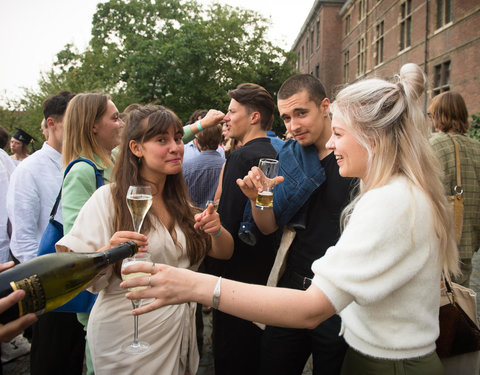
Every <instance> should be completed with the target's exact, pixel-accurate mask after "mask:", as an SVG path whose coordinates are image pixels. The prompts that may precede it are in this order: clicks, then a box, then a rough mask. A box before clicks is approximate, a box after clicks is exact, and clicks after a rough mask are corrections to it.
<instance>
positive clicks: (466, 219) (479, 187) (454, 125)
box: [428, 91, 480, 287]
mask: <svg viewBox="0 0 480 375" xmlns="http://www.w3.org/2000/svg"><path fill="white" fill-rule="evenodd" d="M428 112H429V115H430V117H431V119H432V120H433V125H434V127H435V129H436V130H437V131H438V132H437V133H435V134H434V135H433V136H432V137H431V138H430V143H431V145H432V146H433V149H434V150H435V153H436V154H437V156H438V158H439V159H440V163H441V164H442V167H443V172H444V178H443V185H444V187H445V192H446V194H447V195H449V196H450V195H455V192H454V189H455V186H456V185H457V179H456V167H455V147H454V143H453V139H454V140H455V141H456V142H457V144H458V152H459V157H460V171H461V176H462V186H461V188H462V189H463V194H462V195H463V204H464V212H463V227H462V233H461V237H460V242H459V243H458V252H459V256H460V261H461V262H460V270H461V274H460V275H459V276H458V277H456V278H455V279H454V281H456V282H457V283H459V284H461V285H463V286H466V287H469V284H470V275H471V273H472V257H473V254H474V253H475V252H476V251H477V250H478V249H479V247H480V142H478V141H476V140H474V139H472V138H469V137H467V136H465V133H466V132H467V131H468V128H469V127H470V123H469V122H468V111H467V106H466V105H465V101H464V100H463V98H462V95H460V94H459V93H457V92H455V91H447V92H444V93H442V94H440V95H437V96H435V97H434V98H433V100H432V104H430V106H429V108H428Z"/></svg>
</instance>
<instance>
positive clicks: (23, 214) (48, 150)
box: [7, 142, 63, 263]
mask: <svg viewBox="0 0 480 375" xmlns="http://www.w3.org/2000/svg"><path fill="white" fill-rule="evenodd" d="M62 178H63V175H62V155H61V154H60V153H59V152H58V151H57V150H55V149H54V148H53V147H51V146H49V145H48V144H47V143H46V142H45V143H44V144H43V147H42V148H41V149H40V150H39V151H37V152H35V153H33V154H32V155H30V156H29V157H28V158H26V159H25V160H24V161H23V162H22V163H20V164H19V165H18V166H17V167H16V169H15V171H14V172H13V174H12V176H11V179H10V186H9V188H8V194H7V211H8V217H9V218H10V221H11V223H12V238H11V241H10V249H11V251H12V253H13V255H14V256H15V257H16V258H17V259H18V260H19V261H20V262H21V263H23V262H25V261H27V260H29V259H32V258H34V257H36V256H37V251H38V245H39V244H40V240H41V238H42V234H43V232H44V231H45V228H46V227H47V224H48V219H49V215H50V212H51V210H52V208H53V205H54V203H55V199H56V197H57V195H58V192H59V191H60V187H61V186H62ZM61 212H62V209H61V207H59V208H58V210H57V217H56V220H57V221H59V222H62V219H61Z"/></svg>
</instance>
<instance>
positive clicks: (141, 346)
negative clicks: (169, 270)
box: [122, 252, 152, 354]
mask: <svg viewBox="0 0 480 375" xmlns="http://www.w3.org/2000/svg"><path fill="white" fill-rule="evenodd" d="M139 262H147V263H152V260H151V258H150V254H149V253H145V252H142V253H137V254H135V255H134V256H133V257H130V258H125V259H124V260H123V261H122V270H123V269H124V268H125V267H127V266H130V265H132V264H135V263H139ZM150 275H151V274H150V273H146V272H132V273H129V274H127V275H125V274H123V273H122V279H123V280H128V279H133V278H135V277H140V276H150ZM146 288H147V287H146V286H137V287H133V288H128V290H129V291H130V292H135V291H137V290H142V289H146ZM141 304H142V300H138V299H136V300H132V306H133V308H134V309H136V308H138V307H140V306H141ZM149 350H150V344H149V343H148V342H145V341H138V315H134V317H133V342H131V343H125V344H123V345H122V352H124V353H127V354H142V353H146V352H148V351H149Z"/></svg>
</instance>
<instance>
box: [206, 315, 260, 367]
mask: <svg viewBox="0 0 480 375" xmlns="http://www.w3.org/2000/svg"><path fill="white" fill-rule="evenodd" d="M262 334H263V331H262V330H261V329H260V328H258V327H257V326H256V325H255V324H253V323H252V322H249V321H247V320H243V319H239V318H236V317H234V316H231V315H228V314H224V313H222V312H221V311H217V310H215V311H214V315H213V344H214V348H213V353H214V357H215V374H216V375H237V374H238V375H247V374H248V375H250V374H252V375H253V374H258V371H259V365H260V346H261V338H262Z"/></svg>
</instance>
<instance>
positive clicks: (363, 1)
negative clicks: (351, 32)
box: [358, 0, 367, 21]
mask: <svg viewBox="0 0 480 375" xmlns="http://www.w3.org/2000/svg"><path fill="white" fill-rule="evenodd" d="M366 10H367V0H359V1H358V20H359V21H361V20H363V18H364V17H365V16H366V13H367V12H366Z"/></svg>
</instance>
